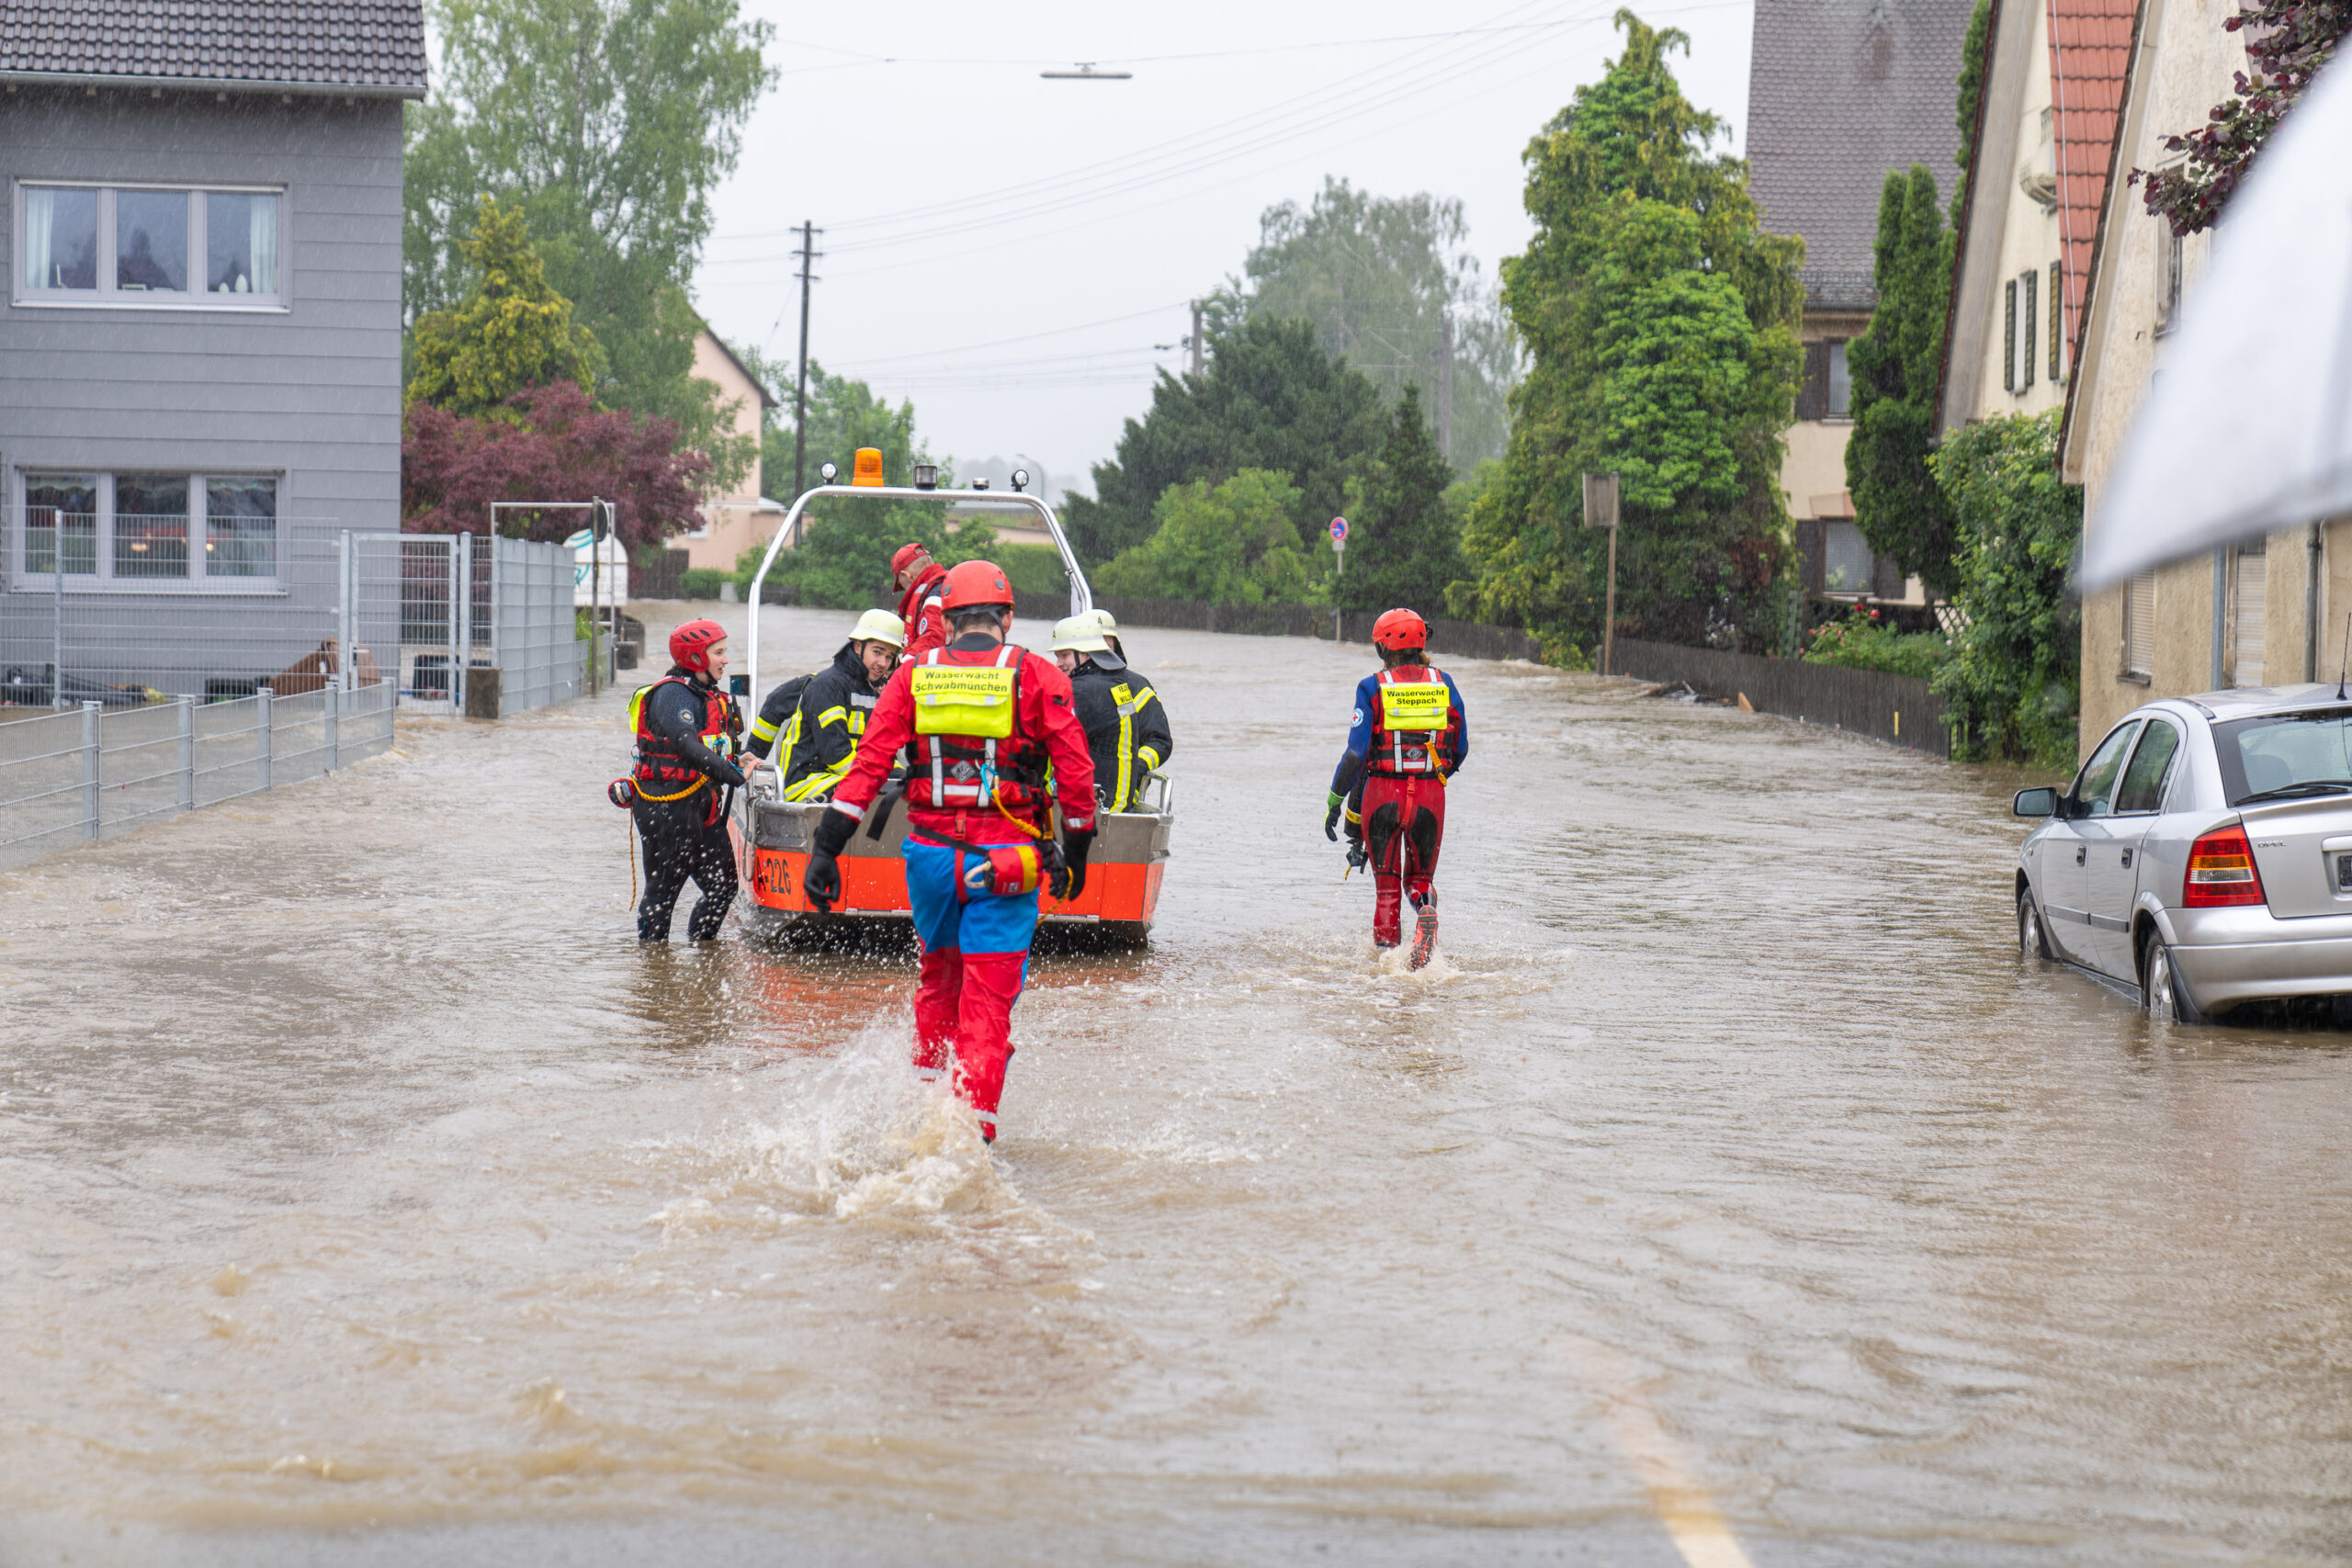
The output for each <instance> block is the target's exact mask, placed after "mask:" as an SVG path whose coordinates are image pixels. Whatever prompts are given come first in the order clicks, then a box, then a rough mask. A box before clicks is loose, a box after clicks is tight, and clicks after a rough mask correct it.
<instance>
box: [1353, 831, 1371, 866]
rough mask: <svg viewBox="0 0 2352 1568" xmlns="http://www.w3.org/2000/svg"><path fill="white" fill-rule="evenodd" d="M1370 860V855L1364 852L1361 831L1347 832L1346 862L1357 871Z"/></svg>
mask: <svg viewBox="0 0 2352 1568" xmlns="http://www.w3.org/2000/svg"><path fill="white" fill-rule="evenodd" d="M1371 861H1372V856H1371V855H1370V854H1369V853H1367V852H1365V850H1364V847H1363V834H1362V833H1351V834H1349V835H1348V864H1349V865H1350V866H1351V867H1352V868H1353V869H1355V870H1357V871H1362V870H1363V868H1364V867H1365V866H1366V865H1368V864H1369V863H1371Z"/></svg>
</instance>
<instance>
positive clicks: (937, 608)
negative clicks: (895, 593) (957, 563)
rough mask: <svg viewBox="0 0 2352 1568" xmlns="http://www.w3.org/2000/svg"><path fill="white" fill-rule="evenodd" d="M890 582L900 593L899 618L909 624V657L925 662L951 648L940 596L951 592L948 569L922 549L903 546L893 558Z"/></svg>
mask: <svg viewBox="0 0 2352 1568" xmlns="http://www.w3.org/2000/svg"><path fill="white" fill-rule="evenodd" d="M890 581H892V582H893V583H895V584H896V585H897V586H898V589H899V619H900V620H902V621H904V622H906V623H907V657H908V658H909V659H910V660H915V659H921V658H922V656H923V655H924V654H926V653H929V652H930V651H931V650H932V649H934V648H944V647H946V646H947V616H946V612H945V611H944V609H943V608H942V606H941V604H940V596H941V595H942V594H944V592H946V591H947V569H946V568H945V567H944V566H941V565H940V564H939V563H938V562H937V561H934V560H933V559H932V558H931V552H930V551H929V550H927V549H925V548H923V547H922V546H921V545H900V546H899V553H898V554H897V555H894V556H892V557H891V558H890Z"/></svg>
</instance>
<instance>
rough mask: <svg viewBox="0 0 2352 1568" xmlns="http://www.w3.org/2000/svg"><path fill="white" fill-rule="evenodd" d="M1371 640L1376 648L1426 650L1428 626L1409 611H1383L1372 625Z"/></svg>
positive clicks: (1428, 635) (1428, 641) (1428, 638)
mask: <svg viewBox="0 0 2352 1568" xmlns="http://www.w3.org/2000/svg"><path fill="white" fill-rule="evenodd" d="M1372 640H1373V644H1374V647H1377V648H1386V649H1400V648H1427V647H1428V646H1429V644H1430V624H1429V623H1428V622H1427V621H1425V620H1423V619H1421V618H1420V616H1419V615H1415V614H1413V612H1412V611H1410V610H1384V611H1382V612H1381V615H1380V619H1378V620H1376V621H1374V622H1373V623H1372Z"/></svg>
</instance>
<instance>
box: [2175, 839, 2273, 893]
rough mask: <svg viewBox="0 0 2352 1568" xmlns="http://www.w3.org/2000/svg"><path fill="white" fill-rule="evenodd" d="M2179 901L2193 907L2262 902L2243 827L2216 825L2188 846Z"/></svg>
mask: <svg viewBox="0 0 2352 1568" xmlns="http://www.w3.org/2000/svg"><path fill="white" fill-rule="evenodd" d="M2180 901H2181V902H2182V903H2183V904H2185V905H2187V906H2188V908H2192V909H2210V908H2214V907H2215V906H2217V905H2223V904H2259V903H2261V902H2263V897H2262V874H2261V873H2260V872H2258V871H2256V869H2255V866H2254V846H2253V845H2252V844H2250V843H2248V842H2246V838H2245V829H2243V828H2216V829H2213V830H2212V831H2211V832H2210V833H2208V834H2206V835H2205V836H2204V837H2203V838H2201V839H2199V840H2197V841H2196V842H2195V843H2193V844H2191V845H2190V846H2189V847H2188V884H2187V886H2184V887H2183V888H2182V889H2181V899H2180Z"/></svg>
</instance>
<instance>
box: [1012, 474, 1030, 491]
mask: <svg viewBox="0 0 2352 1568" xmlns="http://www.w3.org/2000/svg"><path fill="white" fill-rule="evenodd" d="M1028 488H1029V470H1028V469H1026V468H1015V469H1013V470H1012V490H1013V493H1014V494H1016V495H1017V494H1019V493H1020V492H1021V491H1024V490H1026V489H1028Z"/></svg>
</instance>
